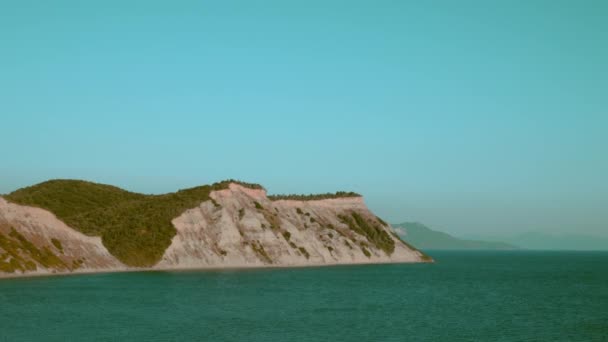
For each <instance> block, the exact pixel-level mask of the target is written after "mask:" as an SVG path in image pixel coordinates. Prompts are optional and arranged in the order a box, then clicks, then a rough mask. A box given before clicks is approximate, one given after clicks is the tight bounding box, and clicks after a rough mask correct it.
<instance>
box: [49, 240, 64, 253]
mask: <svg viewBox="0 0 608 342" xmlns="http://www.w3.org/2000/svg"><path fill="white" fill-rule="evenodd" d="M51 243H52V244H53V246H55V248H57V249H58V250H59V251H61V253H63V246H62V245H61V241H59V240H57V239H55V238H52V239H51Z"/></svg>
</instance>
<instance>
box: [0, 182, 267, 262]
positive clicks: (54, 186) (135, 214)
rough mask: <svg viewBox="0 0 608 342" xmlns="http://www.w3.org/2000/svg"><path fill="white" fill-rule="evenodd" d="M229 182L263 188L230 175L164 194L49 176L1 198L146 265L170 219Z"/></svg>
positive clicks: (165, 236) (157, 254)
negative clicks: (42, 212) (44, 212)
mask: <svg viewBox="0 0 608 342" xmlns="http://www.w3.org/2000/svg"><path fill="white" fill-rule="evenodd" d="M230 182H235V183H239V184H241V185H243V186H246V187H250V188H261V186H260V185H258V184H249V183H243V182H237V181H232V180H228V181H223V182H219V183H215V184H213V185H203V186H199V187H195V188H190V189H185V190H179V191H177V192H174V193H168V194H163V195H144V194H138V193H132V192H128V191H125V190H123V189H120V188H117V187H114V186H110V185H104V184H97V183H92V182H86V181H81V180H51V181H47V182H44V183H40V184H37V185H34V186H30V187H26V188H22V189H19V190H17V191H15V192H13V193H11V194H8V195H6V196H4V197H5V198H6V199H7V200H9V201H11V202H14V203H17V204H21V205H28V206H34V207H39V208H43V209H46V210H49V211H51V212H53V213H54V214H55V215H56V216H57V217H58V218H59V219H60V220H62V221H64V222H65V223H66V224H67V225H69V226H71V227H73V228H75V229H77V230H79V231H81V232H82V233H84V234H87V235H91V236H101V238H102V242H103V244H104V246H106V248H107V249H108V251H109V252H110V253H112V255H114V256H115V257H117V258H118V259H119V260H120V261H122V262H123V263H124V264H126V265H129V266H138V267H149V266H152V265H154V264H156V263H157V262H158V261H159V260H160V258H161V257H162V255H163V253H164V251H165V250H166V249H167V247H169V245H170V244H171V239H172V238H173V236H175V234H176V231H175V228H174V227H173V225H172V224H171V220H172V219H173V218H175V217H177V216H179V215H180V214H181V213H183V212H184V211H185V210H187V209H190V208H194V207H196V206H198V205H199V204H200V203H201V202H204V201H206V200H208V199H209V193H210V192H211V191H213V190H220V189H224V188H226V187H227V186H228V184H229V183H230Z"/></svg>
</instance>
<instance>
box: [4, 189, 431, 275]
mask: <svg viewBox="0 0 608 342" xmlns="http://www.w3.org/2000/svg"><path fill="white" fill-rule="evenodd" d="M210 198H211V200H208V201H205V202H203V203H201V204H200V205H199V206H198V207H196V208H192V209H189V210H187V211H185V212H184V213H183V214H181V215H180V216H179V217H176V218H175V219H173V221H172V223H173V225H174V227H175V228H176V231H177V235H176V236H175V237H174V238H173V240H172V243H171V245H170V246H169V247H168V248H167V250H166V251H165V253H164V255H163V257H162V259H161V261H160V262H159V263H158V264H157V265H155V266H154V267H153V268H154V269H186V268H210V267H256V266H306V265H332V264H350V263H384V262H422V261H427V259H426V257H425V256H424V255H423V254H422V253H421V252H419V251H417V250H415V249H413V248H410V247H409V246H408V245H407V244H405V243H403V242H402V241H401V240H399V239H398V238H397V237H396V235H395V234H394V232H393V230H392V228H391V227H390V226H388V225H386V224H384V223H383V222H382V221H381V220H379V219H378V218H376V217H375V216H374V215H373V214H372V213H371V212H370V211H369V210H368V209H367V207H366V206H365V203H364V202H363V198H361V197H345V198H335V199H322V200H311V201H296V200H277V201H271V200H269V199H268V197H267V196H266V192H265V191H264V190H261V189H250V188H247V187H243V186H241V185H238V184H234V183H232V184H230V185H229V186H228V188H227V189H224V190H216V191H213V192H212V193H211V194H210ZM357 222H358V224H359V225H357ZM360 226H365V229H367V230H365V229H360V228H359V227H360ZM127 269H129V268H128V267H126V266H125V265H123V264H122V263H121V262H120V261H119V260H118V259H116V258H115V257H114V256H113V255H111V254H110V253H109V252H108V250H107V249H106V248H105V246H104V245H103V244H102V241H101V238H99V237H91V236H86V235H84V234H82V233H80V232H78V231H76V230H75V229H72V228H71V227H69V226H67V225H66V224H65V223H63V222H62V221H60V220H59V219H57V218H56V217H55V215H54V214H52V213H51V212H49V211H46V210H43V209H39V208H33V207H27V206H21V205H17V204H13V203H9V202H7V201H6V200H5V199H3V198H1V197H0V277H2V276H7V275H10V276H14V275H21V274H50V273H71V272H93V271H120V270H127Z"/></svg>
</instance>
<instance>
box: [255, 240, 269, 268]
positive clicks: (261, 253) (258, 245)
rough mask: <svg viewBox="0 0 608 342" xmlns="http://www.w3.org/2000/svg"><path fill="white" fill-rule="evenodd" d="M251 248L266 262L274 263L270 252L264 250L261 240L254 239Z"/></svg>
mask: <svg viewBox="0 0 608 342" xmlns="http://www.w3.org/2000/svg"><path fill="white" fill-rule="evenodd" d="M251 248H252V249H253V251H254V252H255V253H256V254H257V255H259V256H260V258H261V259H262V260H263V261H264V262H266V263H267V264H272V259H271V258H270V257H269V256H268V253H266V250H264V246H262V244H261V243H260V242H259V241H252V242H251Z"/></svg>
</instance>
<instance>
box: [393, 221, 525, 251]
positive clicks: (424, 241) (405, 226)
mask: <svg viewBox="0 0 608 342" xmlns="http://www.w3.org/2000/svg"><path fill="white" fill-rule="evenodd" d="M392 226H393V227H395V228H396V229H397V230H398V231H401V232H402V233H401V236H402V237H403V238H404V239H406V240H407V241H408V242H409V243H411V244H412V245H414V246H416V247H417V248H420V249H516V248H517V247H516V246H513V245H510V244H508V243H504V242H492V241H476V240H463V239H459V238H456V237H453V236H451V235H449V234H446V233H443V232H439V231H436V230H432V229H430V228H428V227H427V226H425V225H423V224H421V223H417V222H405V223H399V224H393V225H392Z"/></svg>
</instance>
